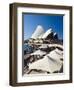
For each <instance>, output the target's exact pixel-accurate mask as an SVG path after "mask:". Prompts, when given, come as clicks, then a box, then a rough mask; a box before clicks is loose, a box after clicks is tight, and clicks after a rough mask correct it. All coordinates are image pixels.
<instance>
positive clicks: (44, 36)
mask: <svg viewBox="0 0 74 90" xmlns="http://www.w3.org/2000/svg"><path fill="white" fill-rule="evenodd" d="M51 33H52V29H51V28H50V29H48V30H47V31H46V32H45V33H44V35H43V36H42V38H43V39H45V38H47V36H48V35H49V34H51Z"/></svg>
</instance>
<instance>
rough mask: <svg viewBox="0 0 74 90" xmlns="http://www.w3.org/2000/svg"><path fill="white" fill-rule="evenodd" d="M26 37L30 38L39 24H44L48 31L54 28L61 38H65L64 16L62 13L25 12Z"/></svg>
mask: <svg viewBox="0 0 74 90" xmlns="http://www.w3.org/2000/svg"><path fill="white" fill-rule="evenodd" d="M23 17H24V18H23V19H24V20H23V21H24V33H25V36H24V38H25V39H29V38H30V37H31V35H32V33H33V32H34V31H35V29H36V27H37V26H38V25H42V26H43V28H44V30H45V31H47V30H48V29H49V28H52V30H53V31H54V32H56V33H57V34H58V36H59V38H60V39H63V16H62V15H40V14H23Z"/></svg>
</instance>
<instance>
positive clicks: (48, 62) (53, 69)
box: [23, 25, 63, 74]
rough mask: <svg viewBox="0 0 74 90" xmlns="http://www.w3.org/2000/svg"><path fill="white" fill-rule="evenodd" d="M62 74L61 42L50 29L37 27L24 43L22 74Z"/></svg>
mask: <svg viewBox="0 0 74 90" xmlns="http://www.w3.org/2000/svg"><path fill="white" fill-rule="evenodd" d="M51 73H53V74H54V73H63V40H61V39H59V38H58V34H57V33H56V32H53V30H52V28H49V29H48V30H46V32H45V30H44V28H43V27H42V26H41V25H38V26H37V28H36V30H35V31H34V33H33V34H32V36H31V37H30V38H29V39H28V40H25V41H24V69H23V74H51Z"/></svg>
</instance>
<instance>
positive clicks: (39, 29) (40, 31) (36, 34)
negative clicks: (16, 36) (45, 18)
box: [31, 25, 44, 39]
mask: <svg viewBox="0 0 74 90" xmlns="http://www.w3.org/2000/svg"><path fill="white" fill-rule="evenodd" d="M42 34H44V29H43V27H42V26H41V25H38V26H37V28H36V30H35V32H34V33H33V34H32V36H31V38H33V39H37V38H38V37H39V36H40V35H42Z"/></svg>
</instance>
